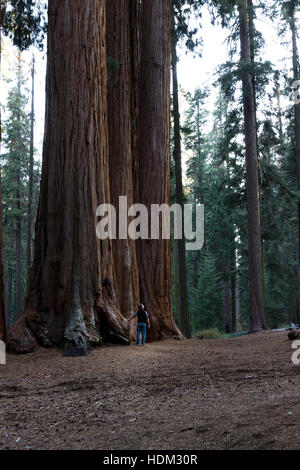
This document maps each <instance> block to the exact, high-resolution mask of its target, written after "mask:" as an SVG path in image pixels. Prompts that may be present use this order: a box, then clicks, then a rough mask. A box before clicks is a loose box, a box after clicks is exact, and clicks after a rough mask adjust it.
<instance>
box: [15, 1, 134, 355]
mask: <svg viewBox="0 0 300 470" xmlns="http://www.w3.org/2000/svg"><path fill="white" fill-rule="evenodd" d="M105 3H106V2H105V0H97V1H95V0H85V1H84V2H82V0H73V1H72V8H70V2H68V1H67V0H50V1H49V9H48V15H49V16H48V18H49V23H48V67H47V102H46V123H45V140H44V151H43V167H42V181H41V192H40V201H39V209H38V215H37V224H36V236H35V249H34V261H33V264H32V267H31V271H30V279H29V294H28V298H27V301H26V306H25V311H24V314H23V315H22V317H21V319H20V320H19V321H18V322H17V323H16V324H15V325H14V326H13V328H12V329H11V330H10V332H9V333H8V335H7V341H8V347H9V348H10V349H11V350H14V351H17V352H28V351H32V350H34V349H35V348H36V347H37V343H39V344H41V345H43V346H63V345H64V346H65V347H66V348H71V349H72V350H73V349H74V350H75V351H77V352H78V354H85V353H86V348H87V343H91V344H98V343H99V342H100V341H101V336H102V337H103V338H105V339H107V340H113V341H120V342H123V343H128V342H129V327H128V322H127V320H126V319H125V318H124V317H123V316H122V315H121V313H120V310H119V305H118V299H117V294H116V285H115V273H114V264H113V256H112V249H111V248H112V247H111V242H110V240H104V241H100V240H98V239H97V238H96V233H95V232H96V223H97V218H96V208H97V206H98V205H99V204H102V203H109V202H110V194H109V169H108V135H107V109H106V96H107V76H106V74H107V71H106V47H105V23H106V15H105Z"/></svg>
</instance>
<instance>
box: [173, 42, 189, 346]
mask: <svg viewBox="0 0 300 470" xmlns="http://www.w3.org/2000/svg"><path fill="white" fill-rule="evenodd" d="M172 36H173V39H172V81H173V113H174V151H173V157H174V162H175V181H176V203H177V204H179V205H180V206H181V207H182V211H183V210H184V200H183V184H182V165H181V158H182V155H181V136H180V113H179V97H178V79H177V51H176V45H177V41H176V39H175V33H174V34H173V35H172ZM182 233H183V234H184V219H183V218H182ZM176 245H177V260H178V282H179V289H178V294H179V318H180V328H181V330H182V332H183V333H184V335H185V336H186V337H187V338H190V337H191V322H190V313H189V303H188V287H187V272H186V250H185V238H184V237H182V238H181V239H179V240H176Z"/></svg>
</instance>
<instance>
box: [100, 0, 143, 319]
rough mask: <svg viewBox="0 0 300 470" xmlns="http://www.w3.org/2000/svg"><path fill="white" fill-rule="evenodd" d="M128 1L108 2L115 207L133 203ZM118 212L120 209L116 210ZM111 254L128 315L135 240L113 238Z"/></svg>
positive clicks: (133, 305)
mask: <svg viewBox="0 0 300 470" xmlns="http://www.w3.org/2000/svg"><path fill="white" fill-rule="evenodd" d="M130 8H131V0H110V1H109V2H108V3H107V34H106V38H107V54H108V57H109V61H110V64H111V65H110V67H109V70H108V131H109V132H108V135H109V166H110V189H111V203H112V204H113V205H114V207H115V208H116V209H117V208H118V207H119V196H127V198H128V206H126V209H128V207H129V206H131V205H132V204H133V151H132V118H131V101H132V98H131V93H132V92H131V90H132V82H133V80H132V51H131V47H132V41H131V33H132V30H131V28H130V19H131V11H130ZM117 214H118V215H119V212H118V210H117ZM112 246H113V256H114V266H115V272H116V284H117V293H118V299H119V303H120V308H121V312H122V314H123V315H124V316H125V317H126V318H128V317H129V316H131V315H132V314H133V312H134V311H136V309H137V306H138V303H139V287H138V269H137V260H136V250H135V241H134V240H131V239H130V238H129V237H128V233H127V231H126V234H124V235H123V238H122V239H119V238H118V239H117V240H114V241H113V243H112Z"/></svg>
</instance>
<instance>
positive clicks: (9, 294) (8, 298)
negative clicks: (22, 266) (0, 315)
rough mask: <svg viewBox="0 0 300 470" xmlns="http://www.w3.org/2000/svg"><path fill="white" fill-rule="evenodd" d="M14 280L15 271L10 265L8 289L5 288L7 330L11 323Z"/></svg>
mask: <svg viewBox="0 0 300 470" xmlns="http://www.w3.org/2000/svg"><path fill="white" fill-rule="evenodd" d="M12 282H13V271H12V268H11V267H9V268H8V271H7V280H6V289H5V312H6V330H7V331H8V330H9V325H10V312H11V298H12Z"/></svg>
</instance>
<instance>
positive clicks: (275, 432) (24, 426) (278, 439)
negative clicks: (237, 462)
mask: <svg viewBox="0 0 300 470" xmlns="http://www.w3.org/2000/svg"><path fill="white" fill-rule="evenodd" d="M292 352H293V351H292V349H291V342H290V341H288V339H287V333H286V332H285V333H280V332H272V331H269V332H262V333H258V334H255V335H249V336H243V337H239V338H235V339H219V340H189V341H184V342H178V341H175V340H170V341H163V342H158V343H153V344H148V345H147V347H145V348H142V347H137V346H134V345H132V346H128V347H127V346H104V347H101V348H99V349H96V350H94V351H93V352H92V353H91V354H90V355H89V356H87V357H82V358H63V357H62V356H61V353H60V352H59V351H57V350H42V349H41V350H39V351H37V352H36V353H34V354H30V355H26V356H12V355H9V356H8V360H7V365H6V366H1V365H0V449H98V450H100V449H104V450H125V449H128V450H137V449H146V450H152V449H155V450H164V449H166V450H177V449H178V450H200V449H300V394H299V385H300V366H295V365H293V364H292V362H291V355H292Z"/></svg>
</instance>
